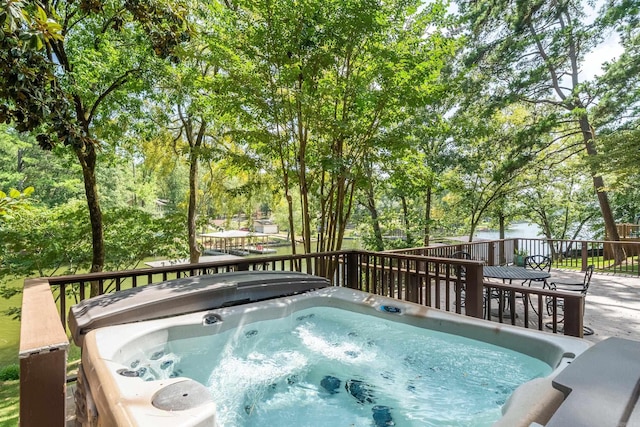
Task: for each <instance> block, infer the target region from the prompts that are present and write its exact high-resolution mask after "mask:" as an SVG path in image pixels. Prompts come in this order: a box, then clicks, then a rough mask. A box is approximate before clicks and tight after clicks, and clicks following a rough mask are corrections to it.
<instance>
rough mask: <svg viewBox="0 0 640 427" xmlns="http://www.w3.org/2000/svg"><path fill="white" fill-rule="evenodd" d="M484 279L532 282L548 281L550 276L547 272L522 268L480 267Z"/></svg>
mask: <svg viewBox="0 0 640 427" xmlns="http://www.w3.org/2000/svg"><path fill="white" fill-rule="evenodd" d="M482 272H483V275H484V277H489V278H492V279H503V280H522V281H526V280H532V279H548V278H549V277H551V274H549V272H547V271H540V270H532V269H530V268H524V267H512V266H502V265H487V266H484V267H482Z"/></svg>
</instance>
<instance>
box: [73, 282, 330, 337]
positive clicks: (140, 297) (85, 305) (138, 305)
mask: <svg viewBox="0 0 640 427" xmlns="http://www.w3.org/2000/svg"><path fill="white" fill-rule="evenodd" d="M327 286H330V282H329V280H327V279H325V278H323V277H318V276H312V275H309V274H305V273H297V272H285V271H238V272H231V273H221V274H210V275H202V276H191V277H185V278H182V279H175V280H167V281H165V282H160V283H155V284H152V285H147V286H142V287H139V288H132V289H127V290H124V291H120V292H115V293H113V294H107V295H100V296H98V297H95V298H91V299H88V300H85V301H82V302H81V303H79V304H77V305H74V306H73V307H71V310H70V311H69V329H70V331H71V335H72V337H73V340H74V341H75V343H76V344H77V345H78V346H82V340H83V337H84V335H85V334H86V333H87V332H89V331H90V330H92V329H96V328H100V327H104V326H109V325H119V324H123V323H131V322H140V321H144V320H151V319H159V318H163V317H170V316H175V315H179V314H185V313H193V312H196V311H203V310H211V309H214V308H220V307H227V306H231V305H237V304H243V303H248V302H255V301H261V300H266V299H272V298H278V297H283V296H288V295H296V294H300V293H303V292H308V291H312V290H316V289H321V288H325V287H327Z"/></svg>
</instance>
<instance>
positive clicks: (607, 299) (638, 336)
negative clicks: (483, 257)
mask: <svg viewBox="0 0 640 427" xmlns="http://www.w3.org/2000/svg"><path fill="white" fill-rule="evenodd" d="M583 278H584V273H583V272H579V271H573V270H558V269H552V270H551V278H550V279H547V281H548V282H553V281H554V280H557V281H560V282H581V281H582V280H583ZM514 284H516V283H515V282H514ZM533 286H536V285H535V284H534V285H533ZM516 312H517V314H518V318H517V319H516V325H518V326H522V325H523V321H522V319H523V316H522V313H523V306H522V303H521V300H518V302H517V303H516ZM529 313H530V316H531V317H530V325H531V326H530V327H532V328H536V327H537V326H536V325H537V316H535V315H534V314H533V312H531V311H530V312H529ZM544 316H545V322H547V321H549V320H550V317H549V316H548V315H547V313H544ZM492 320H493V321H497V319H496V318H495V317H493V318H492ZM504 322H505V323H509V322H510V320H509V319H504ZM584 325H585V326H586V327H590V328H591V329H593V331H594V334H593V335H585V337H584V338H585V339H586V340H588V341H591V342H593V343H596V342H599V341H602V340H604V339H606V338H609V337H618V338H626V339H631V340H636V341H640V278H639V277H637V276H627V275H613V274H607V273H601V272H598V271H597V270H596V271H595V272H594V274H593V276H592V278H591V285H590V286H589V291H588V293H587V297H586V305H585V314H584ZM547 331H548V332H550V331H549V330H548V329H547Z"/></svg>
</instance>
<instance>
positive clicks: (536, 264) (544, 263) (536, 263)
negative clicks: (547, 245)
mask: <svg viewBox="0 0 640 427" xmlns="http://www.w3.org/2000/svg"><path fill="white" fill-rule="evenodd" d="M551 264H552V261H551V258H550V257H548V256H546V255H530V256H528V257H526V258H525V259H524V268H530V269H532V270H540V271H546V272H547V273H550V272H551ZM531 282H541V283H542V289H544V288H547V287H549V284H548V283H547V279H529V280H525V281H524V282H522V285H523V286H524V285H525V284H528V285H529V286H531Z"/></svg>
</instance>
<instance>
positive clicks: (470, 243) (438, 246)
mask: <svg viewBox="0 0 640 427" xmlns="http://www.w3.org/2000/svg"><path fill="white" fill-rule="evenodd" d="M512 240H521V239H519V238H507V239H491V240H479V241H474V242H458V243H450V244H447V245H442V244H438V245H435V246H418V247H413V248H400V249H388V250H386V251H382V253H402V252H407V251H419V250H437V249H448V248H457V247H459V246H479V245H486V244H488V243H500V242H509V241H512Z"/></svg>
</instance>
